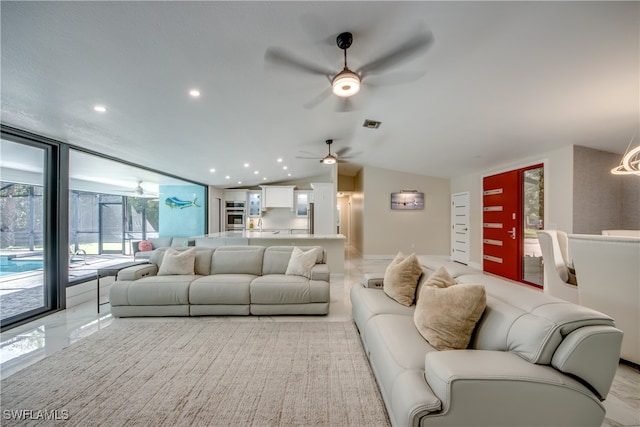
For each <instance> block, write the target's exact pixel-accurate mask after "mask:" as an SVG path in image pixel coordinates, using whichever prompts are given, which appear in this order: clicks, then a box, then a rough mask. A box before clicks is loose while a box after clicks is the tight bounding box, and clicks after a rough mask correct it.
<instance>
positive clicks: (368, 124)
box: [362, 119, 382, 129]
mask: <svg viewBox="0 0 640 427" xmlns="http://www.w3.org/2000/svg"><path fill="white" fill-rule="evenodd" d="M381 124H382V122H377V121H375V120H369V119H367V120H365V121H364V123H363V124H362V127H365V128H369V129H378V128H379V127H380V125H381Z"/></svg>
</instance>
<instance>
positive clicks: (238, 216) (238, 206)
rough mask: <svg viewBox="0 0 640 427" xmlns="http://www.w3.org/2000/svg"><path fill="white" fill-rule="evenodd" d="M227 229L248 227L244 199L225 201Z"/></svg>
mask: <svg viewBox="0 0 640 427" xmlns="http://www.w3.org/2000/svg"><path fill="white" fill-rule="evenodd" d="M225 207H226V212H225V229H227V230H242V229H244V228H246V218H247V211H246V209H245V202H244V201H227V202H226V203H225Z"/></svg>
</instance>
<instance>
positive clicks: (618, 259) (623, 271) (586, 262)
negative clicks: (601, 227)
mask: <svg viewBox="0 0 640 427" xmlns="http://www.w3.org/2000/svg"><path fill="white" fill-rule="evenodd" d="M569 249H570V251H571V255H572V257H573V263H574V266H575V268H576V275H577V276H578V283H579V287H578V289H579V295H580V301H579V303H580V305H584V306H586V307H590V308H593V309H595V310H598V311H600V312H602V313H605V314H608V315H609V316H611V317H613V318H614V320H615V322H616V327H617V328H618V329H621V330H622V332H624V337H623V339H622V351H621V354H620V357H621V358H622V359H624V360H627V361H629V362H632V363H635V364H640V238H638V237H621V236H600V235H585V234H571V235H569Z"/></svg>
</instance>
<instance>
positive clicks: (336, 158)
mask: <svg viewBox="0 0 640 427" xmlns="http://www.w3.org/2000/svg"><path fill="white" fill-rule="evenodd" d="M325 143H326V144H327V146H328V153H327V155H326V156H324V157H322V158H321V159H320V163H322V164H325V165H334V164H336V163H344V160H343V159H349V158H351V157H347V156H345V154H347V153H348V152H349V151H350V150H351V149H350V148H349V147H344V148H341V149H340V150H338V151H337V152H335V153H332V152H331V144H333V139H327V140H326V141H325ZM318 157H320V156H314V157H302V156H296V158H298V159H314V160H317V159H318Z"/></svg>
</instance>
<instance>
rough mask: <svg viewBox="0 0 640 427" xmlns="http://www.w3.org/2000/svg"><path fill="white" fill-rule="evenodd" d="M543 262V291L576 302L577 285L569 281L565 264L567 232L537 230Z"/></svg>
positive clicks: (567, 267)
mask: <svg viewBox="0 0 640 427" xmlns="http://www.w3.org/2000/svg"><path fill="white" fill-rule="evenodd" d="M537 233H538V241H539V242H540V249H541V250H542V260H543V262H544V292H545V293H546V294H549V295H551V296H554V297H556V298H560V299H563V300H565V301H569V302H572V303H575V304H578V287H577V286H576V285H575V284H573V283H570V281H571V280H570V276H571V274H570V271H569V266H568V265H567V260H568V257H567V233H565V232H564V231H558V230H543V231H538V232H537Z"/></svg>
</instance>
